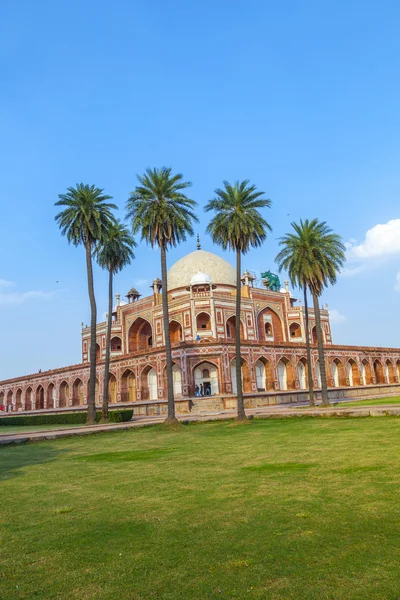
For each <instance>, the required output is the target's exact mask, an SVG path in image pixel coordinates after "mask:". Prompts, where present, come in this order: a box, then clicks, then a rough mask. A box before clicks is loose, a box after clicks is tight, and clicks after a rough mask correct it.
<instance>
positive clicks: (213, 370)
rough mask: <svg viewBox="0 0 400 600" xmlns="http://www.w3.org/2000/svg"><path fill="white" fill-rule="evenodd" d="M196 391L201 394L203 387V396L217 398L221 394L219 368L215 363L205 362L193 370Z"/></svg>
mask: <svg viewBox="0 0 400 600" xmlns="http://www.w3.org/2000/svg"><path fill="white" fill-rule="evenodd" d="M193 379H194V390H195V393H196V391H197V392H198V393H199V394H200V389H201V386H203V387H202V389H203V394H204V395H207V396H216V395H217V394H219V378H218V368H217V366H216V365H215V364H214V363H211V362H209V361H204V362H202V363H200V364H198V365H197V366H196V367H194V369H193Z"/></svg>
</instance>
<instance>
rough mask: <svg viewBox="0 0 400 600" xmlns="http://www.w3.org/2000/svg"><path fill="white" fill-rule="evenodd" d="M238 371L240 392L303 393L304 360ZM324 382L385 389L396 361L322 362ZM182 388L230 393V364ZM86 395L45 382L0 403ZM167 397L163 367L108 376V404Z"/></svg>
mask: <svg viewBox="0 0 400 600" xmlns="http://www.w3.org/2000/svg"><path fill="white" fill-rule="evenodd" d="M241 372H242V382H243V391H244V393H251V392H253V393H254V392H255V391H256V390H257V392H268V391H274V390H283V391H284V390H295V389H307V387H308V369H307V361H306V359H305V358H304V357H303V358H300V359H299V360H298V361H297V362H296V363H294V362H293V361H291V360H289V359H288V358H287V357H281V358H280V359H279V360H278V362H277V363H276V364H273V363H272V361H270V360H269V359H268V358H266V357H260V358H258V360H257V361H256V362H255V363H254V364H253V366H251V367H250V366H249V364H248V363H247V361H246V360H245V359H243V358H242V360H241ZM326 372H327V383H328V386H329V387H345V386H351V387H352V386H360V385H362V386H367V385H373V384H387V383H389V384H390V383H398V382H400V360H398V361H397V362H394V361H392V360H389V359H387V360H386V361H381V360H380V359H375V360H371V361H369V360H368V359H366V358H365V359H363V360H361V361H358V362H357V361H356V360H355V359H354V358H349V359H347V360H346V361H343V360H341V359H339V358H337V357H336V358H333V359H331V360H330V361H328V362H327V369H326ZM313 376H314V378H315V379H314V383H316V384H317V387H320V383H321V382H320V373H319V362H318V361H316V362H315V364H314V369H313ZM182 379H183V378H182V372H181V368H180V366H179V365H178V364H177V363H174V364H173V387H174V395H175V397H176V398H180V397H182V396H183V395H184V394H183V383H182ZM188 380H189V381H187V382H186V383H187V385H186V388H185V395H189V396H192V395H194V394H195V390H196V386H197V389H198V390H200V389H201V390H202V392H203V393H204V395H212V396H214V395H218V394H220V393H229V392H231V393H236V391H237V384H236V361H235V359H233V360H231V362H230V363H229V370H228V373H226V372H225V375H224V376H223V377H222V373H221V366H220V365H219V364H218V362H216V363H214V362H213V361H212V360H205V361H202V362H200V363H199V364H196V365H195V366H194V367H193V368H192V371H191V373H190V374H188ZM100 392H101V388H100V384H99V380H98V379H96V403H97V404H99V403H100V401H101V395H100ZM88 395H89V382H88V381H85V382H84V381H82V379H81V378H79V377H77V378H76V379H75V380H73V382H71V381H66V380H64V381H61V383H60V384H59V385H58V386H57V388H56V385H55V384H54V383H53V382H50V383H49V384H48V385H47V387H45V386H43V385H42V384H39V385H37V387H35V386H33V385H30V386H28V387H27V388H26V389H23V388H22V387H20V388H17V390H11V389H10V390H8V391H1V392H0V404H1V405H3V406H6V407H8V406H10V405H13V406H14V407H15V409H16V410H28V411H29V410H42V409H46V408H48V409H52V408H67V407H70V406H72V407H76V406H83V405H84V404H85V403H86V401H87V400H86V399H87V397H88ZM166 397H167V377H166V368H164V370H163V371H162V373H160V376H158V374H157V372H156V370H155V368H154V367H153V366H152V365H146V366H145V367H144V368H143V369H142V370H141V372H140V373H139V374H136V373H135V372H134V370H133V369H130V368H127V369H125V370H124V371H123V373H122V375H121V377H120V380H119V381H117V378H116V376H115V374H113V373H110V375H109V401H110V403H111V404H115V403H117V401H118V402H122V403H131V402H135V401H137V400H141V401H146V400H157V399H159V398H166Z"/></svg>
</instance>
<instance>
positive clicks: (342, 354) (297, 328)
mask: <svg viewBox="0 0 400 600" xmlns="http://www.w3.org/2000/svg"><path fill="white" fill-rule="evenodd" d="M198 252H200V254H199V253H198ZM199 265H200V266H201V271H199V269H198V268H197V269H195V267H198V266H199ZM208 267H209V270H210V269H211V271H213V273H212V274H211V276H209V275H208V274H207V268H208ZM190 269H192V271H190ZM187 273H189V274H190V273H192V276H191V277H189V276H188V275H187ZM170 275H171V282H172V286H173V287H172V289H169V290H168V300H169V313H170V315H169V316H170V331H171V342H172V348H173V361H174V367H173V375H174V391H175V397H176V399H177V400H179V399H185V398H190V397H193V396H194V395H195V388H196V386H198V387H199V388H200V386H203V391H204V393H206V394H208V393H209V394H210V396H212V397H220V396H229V395H233V394H235V391H236V381H235V368H234V366H235V347H234V335H235V323H236V315H235V294H236V289H235V286H234V270H233V267H231V265H229V263H227V262H226V261H224V260H223V259H221V258H219V257H216V256H215V255H213V254H211V253H208V252H204V251H197V252H193V253H192V254H189V255H188V256H186V257H184V258H183V259H181V261H178V262H177V263H176V264H175V265H174V266H173V267H172V269H171V270H170ZM253 280H254V277H252V276H251V274H249V273H247V272H245V273H244V275H243V280H242V284H243V285H242V288H241V295H242V311H241V315H240V321H241V336H242V374H243V389H244V393H245V394H248V395H249V396H251V397H254V396H255V395H257V394H260V395H264V396H265V395H266V394H267V393H271V394H274V395H276V393H277V392H279V391H286V390H293V391H299V390H302V389H306V388H307V386H308V381H307V368H306V365H307V362H306V350H305V311H304V307H303V306H302V305H301V304H300V303H298V304H297V305H296V304H295V300H294V299H293V298H292V296H291V294H290V292H289V290H288V288H287V286H286V288H285V289H282V290H281V291H279V292H272V291H270V290H267V289H264V288H259V287H253ZM152 287H153V293H152V295H150V296H148V297H146V298H143V299H139V295H138V294H137V292H136V290H131V292H130V293H129V294H128V299H129V302H128V303H126V304H120V302H119V299H118V298H119V297H117V306H116V307H115V312H114V313H113V323H112V335H111V364H110V402H111V403H112V404H118V403H124V404H131V403H132V404H135V403H140V402H149V403H151V402H160V401H162V400H164V399H165V398H166V371H165V366H166V361H165V351H164V350H165V348H164V333H163V331H164V327H163V316H162V305H161V294H162V290H161V282H160V281H159V280H155V281H154V283H153V286H152ZM309 316H310V336H311V339H312V341H313V350H312V362H313V364H312V369H313V379H314V386H315V387H316V388H318V387H319V369H318V356H317V350H316V346H315V342H316V336H315V320H314V312H313V310H312V309H309ZM321 320H322V329H323V337H324V342H325V355H326V367H327V375H328V385H329V386H330V387H332V388H339V387H341V388H343V387H359V386H370V385H376V384H378V385H380V384H385V385H390V384H396V383H399V382H400V349H390V348H368V347H358V346H350V347H341V346H334V345H333V344H332V336H331V329H330V323H329V313H328V310H327V308H322V310H321ZM89 344H90V331H89V329H88V328H84V329H83V330H82V363H80V364H77V365H74V366H70V367H64V368H61V369H55V370H51V371H47V372H43V373H36V374H33V375H27V376H25V377H18V378H14V379H10V380H6V381H1V382H0V404H3V405H5V406H10V405H12V406H13V410H16V411H23V410H26V411H30V410H40V409H56V408H68V407H77V406H84V405H85V404H87V394H88V385H89V364H88V357H89ZM105 344H106V323H100V324H99V325H98V326H97V360H98V368H97V382H96V403H97V404H100V403H101V401H102V396H103V389H102V387H103V370H104V356H105Z"/></svg>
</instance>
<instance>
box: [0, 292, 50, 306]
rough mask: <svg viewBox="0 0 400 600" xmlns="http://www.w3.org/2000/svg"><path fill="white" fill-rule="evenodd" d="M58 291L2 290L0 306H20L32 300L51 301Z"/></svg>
mask: <svg viewBox="0 0 400 600" xmlns="http://www.w3.org/2000/svg"><path fill="white" fill-rule="evenodd" d="M60 291H61V290H60ZM57 293H58V292H55V291H54V292H38V291H29V292H8V293H7V292H0V306H20V305H21V304H25V303H27V302H32V301H35V302H37V301H39V302H40V301H45V302H50V301H51V300H53V299H54V296H55V295H56V294H57Z"/></svg>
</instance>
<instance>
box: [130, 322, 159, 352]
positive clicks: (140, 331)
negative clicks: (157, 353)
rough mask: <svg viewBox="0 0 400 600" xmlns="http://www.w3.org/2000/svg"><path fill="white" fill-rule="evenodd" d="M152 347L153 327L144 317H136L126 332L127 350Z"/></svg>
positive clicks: (143, 350) (144, 349) (138, 350)
mask: <svg viewBox="0 0 400 600" xmlns="http://www.w3.org/2000/svg"><path fill="white" fill-rule="evenodd" d="M152 347H153V329H152V327H151V325H150V323H149V321H146V319H143V318H142V317H138V318H137V319H136V320H135V321H134V322H133V323H132V325H131V327H130V329H129V333H128V348H129V352H145V351H146V350H151V348H152Z"/></svg>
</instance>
